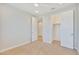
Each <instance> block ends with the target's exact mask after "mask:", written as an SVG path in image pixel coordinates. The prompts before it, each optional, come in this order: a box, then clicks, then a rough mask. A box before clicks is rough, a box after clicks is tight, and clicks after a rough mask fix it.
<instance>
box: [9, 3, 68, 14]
mask: <svg viewBox="0 0 79 59" xmlns="http://www.w3.org/2000/svg"><path fill="white" fill-rule="evenodd" d="M9 5H12V6H14V7H17V8H19V9H21V10H23V11H26V12H29V13H31V14H32V15H42V14H45V13H48V12H51V11H53V10H55V9H58V8H60V7H63V6H66V5H69V3H38V5H39V6H38V7H35V6H34V5H35V3H9ZM36 11H38V13H36Z"/></svg>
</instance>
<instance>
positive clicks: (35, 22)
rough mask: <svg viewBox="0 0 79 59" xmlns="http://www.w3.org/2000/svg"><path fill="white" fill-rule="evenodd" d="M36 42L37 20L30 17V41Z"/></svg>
mask: <svg viewBox="0 0 79 59" xmlns="http://www.w3.org/2000/svg"><path fill="white" fill-rule="evenodd" d="M35 40H37V19H36V18H35V17H32V41H35Z"/></svg>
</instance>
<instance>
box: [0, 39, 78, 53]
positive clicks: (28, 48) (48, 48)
mask: <svg viewBox="0 0 79 59" xmlns="http://www.w3.org/2000/svg"><path fill="white" fill-rule="evenodd" d="M76 53H77V52H76V51H75V50H72V49H68V48H64V47H61V46H60V42H58V41H53V42H52V44H48V43H43V42H42V40H40V39H39V41H35V42H33V43H30V44H26V45H24V46H20V47H17V48H14V49H11V50H9V51H6V52H3V53H0V54H1V55H76Z"/></svg>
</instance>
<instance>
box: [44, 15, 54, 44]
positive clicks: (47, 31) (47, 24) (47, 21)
mask: <svg viewBox="0 0 79 59" xmlns="http://www.w3.org/2000/svg"><path fill="white" fill-rule="evenodd" d="M52 34H53V25H52V20H51V17H50V15H46V16H43V40H44V42H47V43H51V42H52V41H53V35H52Z"/></svg>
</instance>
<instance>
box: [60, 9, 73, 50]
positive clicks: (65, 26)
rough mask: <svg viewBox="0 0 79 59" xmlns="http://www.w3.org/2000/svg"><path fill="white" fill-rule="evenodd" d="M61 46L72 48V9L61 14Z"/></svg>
mask: <svg viewBox="0 0 79 59" xmlns="http://www.w3.org/2000/svg"><path fill="white" fill-rule="evenodd" d="M60 34H61V35H60V36H61V38H60V39H61V46H63V47H67V48H72V49H73V10H70V11H66V12H63V13H62V14H61V24H60Z"/></svg>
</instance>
